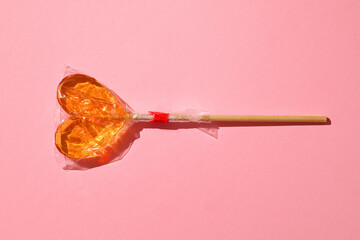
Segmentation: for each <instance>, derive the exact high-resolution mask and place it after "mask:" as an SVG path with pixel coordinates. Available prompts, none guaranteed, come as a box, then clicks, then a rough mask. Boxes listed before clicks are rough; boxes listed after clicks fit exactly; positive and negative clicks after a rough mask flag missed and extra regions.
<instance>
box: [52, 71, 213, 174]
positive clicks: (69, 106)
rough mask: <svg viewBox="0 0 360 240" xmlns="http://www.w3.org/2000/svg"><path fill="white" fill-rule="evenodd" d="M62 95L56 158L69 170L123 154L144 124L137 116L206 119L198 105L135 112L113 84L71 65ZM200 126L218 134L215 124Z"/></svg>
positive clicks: (165, 119)
mask: <svg viewBox="0 0 360 240" xmlns="http://www.w3.org/2000/svg"><path fill="white" fill-rule="evenodd" d="M57 100H58V104H57V105H58V107H57V111H56V123H57V129H56V131H55V146H56V159H57V161H58V163H59V164H60V165H61V166H62V167H63V168H64V169H67V170H86V169H89V168H94V167H98V166H101V165H104V164H108V163H111V162H115V161H118V160H120V159H122V158H123V157H124V156H125V154H126V153H127V152H128V151H129V149H130V147H131V145H132V143H133V142H134V141H135V140H136V139H137V138H139V136H140V135H139V133H140V131H141V130H142V128H144V126H137V125H136V123H137V122H140V123H141V122H150V124H151V123H152V122H169V121H170V122H171V121H183V122H190V123H200V122H202V121H201V119H202V116H203V115H204V114H206V113H204V112H198V111H195V110H187V111H184V112H178V113H174V114H168V113H159V112H149V114H138V113H135V112H134V110H133V109H132V108H131V107H130V106H129V105H128V104H127V103H126V102H125V101H124V100H122V99H121V98H120V97H119V96H118V95H117V94H116V93H114V92H113V91H112V90H110V89H109V88H107V87H105V86H104V85H103V84H101V83H100V82H99V81H97V80H96V79H94V78H92V77H90V76H88V75H86V74H83V73H81V72H80V71H77V70H74V69H72V68H70V67H67V68H66V71H65V75H64V78H63V79H62V81H61V82H60V84H59V86H58V89H57ZM169 126H170V125H169ZM170 127H171V126H170ZM194 127H197V128H199V129H200V130H201V131H203V132H205V133H207V134H209V135H211V136H213V137H216V138H217V129H216V128H214V127H204V126H203V125H199V126H198V125H196V126H194Z"/></svg>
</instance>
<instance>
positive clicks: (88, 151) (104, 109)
mask: <svg viewBox="0 0 360 240" xmlns="http://www.w3.org/2000/svg"><path fill="white" fill-rule="evenodd" d="M57 99H58V101H59V104H60V106H61V107H62V108H63V109H64V110H65V111H66V112H67V113H68V114H69V115H70V117H69V118H68V119H66V120H65V121H64V122H62V123H61V124H60V125H59V126H58V128H57V130H56V133H55V145H56V147H57V148H58V149H59V151H60V152H61V153H62V154H64V155H65V156H67V157H69V158H71V159H73V160H76V159H81V158H94V157H100V156H101V155H104V154H106V151H107V149H108V148H109V147H110V148H111V146H112V145H113V144H114V143H115V142H116V141H117V139H118V138H119V137H120V136H121V134H123V132H124V130H122V127H123V126H124V124H125V123H126V122H127V121H129V120H130V113H128V112H127V111H126V109H125V106H124V105H125V104H124V103H122V102H121V101H119V100H118V99H117V97H116V96H115V95H114V94H113V93H112V92H111V91H110V90H109V89H107V88H106V87H105V86H104V85H102V84H101V83H99V82H98V81H96V80H95V79H94V78H92V77H89V76H87V75H83V74H74V75H70V76H67V77H65V78H64V79H63V80H62V81H61V82H60V84H59V87H58V92H57Z"/></svg>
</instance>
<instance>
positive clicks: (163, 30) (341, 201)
mask: <svg viewBox="0 0 360 240" xmlns="http://www.w3.org/2000/svg"><path fill="white" fill-rule="evenodd" d="M0 10H1V15H0V19H1V20H0V29H1V31H0V43H1V44H0V53H1V54H0V79H1V80H0V83H1V85H0V87H1V94H0V100H1V101H0V108H1V126H0V130H1V137H0V150H1V153H2V155H1V158H2V161H1V163H0V181H1V186H0V195H1V196H0V238H1V239H359V237H360V228H359V224H360V161H359V160H360V159H359V154H360V152H359V149H360V148H359V144H360V140H359V136H360V135H359V134H360V131H359V123H358V122H357V120H358V119H359V118H360V114H359V108H360V100H359V92H360V83H359V80H360V42H359V41H360V27H359V26H360V15H359V12H360V3H359V1H355V0H353V1H344V0H336V1H330V0H329V1H310V0H308V1H307V0H306V1H280V0H275V1H224V0H222V1H212V0H211V1H210V0H207V1H200V0H186V1H154V0H153V1H135V0H132V1H85V0H83V1H79V0H72V1H67V0H66V1H64V0H62V1H40V0H39V1H14V0H11V1H10V0H2V1H1V2H0ZM65 65H70V66H72V67H74V68H77V69H79V70H81V71H84V72H86V73H88V74H90V75H92V76H94V77H96V78H97V79H99V80H100V81H102V82H103V83H104V84H105V85H106V86H109V87H110V88H111V89H113V90H114V91H115V92H117V93H118V94H119V95H120V96H121V97H122V98H124V99H125V100H126V101H127V102H128V103H129V104H130V105H131V106H132V107H133V108H134V109H135V110H137V111H139V112H146V111H148V110H155V111H181V110H184V109H186V108H195V109H198V110H205V111H210V112H212V113H219V114H296V115H303V114H305V115H328V116H329V117H330V118H331V120H332V125H327V126H278V127H275V126H262V127H233V128H222V129H220V132H219V139H218V140H215V139H213V138H211V137H209V136H207V135H206V134H204V133H202V132H200V131H198V130H196V129H179V130H160V129H144V130H143V131H142V132H141V137H140V139H138V140H136V141H135V142H134V145H133V147H132V149H131V150H130V152H129V153H128V155H127V156H126V157H125V158H124V159H123V160H122V161H119V162H116V163H114V164H109V165H106V166H103V167H99V168H95V169H91V170H89V171H84V172H81V171H64V170H62V169H61V168H60V167H59V166H58V165H57V164H56V161H55V160H54V139H53V136H54V128H55V126H54V111H55V104H56V101H55V92H56V87H57V84H58V83H59V81H60V80H61V78H62V76H63V73H64V66H65Z"/></svg>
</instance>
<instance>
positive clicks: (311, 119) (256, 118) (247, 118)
mask: <svg viewBox="0 0 360 240" xmlns="http://www.w3.org/2000/svg"><path fill="white" fill-rule="evenodd" d="M132 118H133V119H134V120H137V121H152V120H153V119H154V116H153V115H152V114H134V115H133V116H132ZM168 120H169V121H170V122H173V121H196V120H197V121H211V122H284V123H286V122H304V123H326V122H327V121H328V118H327V117H326V116H282V115H280V116H269V115H208V114H206V115H201V116H193V115H187V114H169V116H168Z"/></svg>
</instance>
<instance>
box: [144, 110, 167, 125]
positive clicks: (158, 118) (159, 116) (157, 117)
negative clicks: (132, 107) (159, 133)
mask: <svg viewBox="0 0 360 240" xmlns="http://www.w3.org/2000/svg"><path fill="white" fill-rule="evenodd" d="M149 114H151V115H153V116H154V119H153V120H151V121H150V122H162V123H166V122H169V114H168V113H163V112H149Z"/></svg>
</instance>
